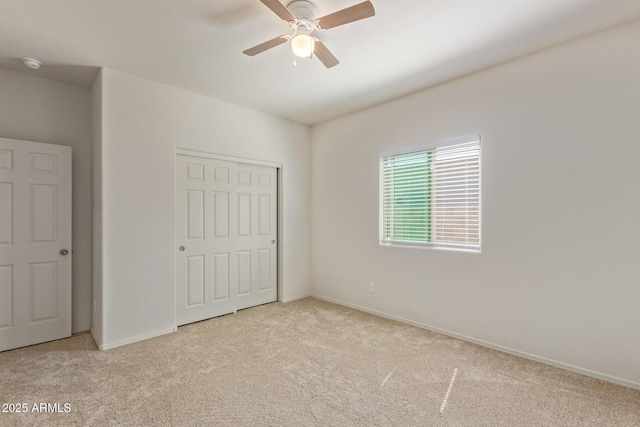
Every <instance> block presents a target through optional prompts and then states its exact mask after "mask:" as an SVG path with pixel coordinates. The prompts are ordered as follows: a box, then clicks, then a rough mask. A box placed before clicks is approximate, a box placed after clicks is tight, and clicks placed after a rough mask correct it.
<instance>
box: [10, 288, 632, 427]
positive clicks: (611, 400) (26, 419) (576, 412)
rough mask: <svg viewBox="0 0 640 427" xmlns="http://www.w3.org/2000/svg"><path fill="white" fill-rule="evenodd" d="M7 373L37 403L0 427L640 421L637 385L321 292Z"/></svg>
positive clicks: (63, 344) (56, 353)
mask: <svg viewBox="0 0 640 427" xmlns="http://www.w3.org/2000/svg"><path fill="white" fill-rule="evenodd" d="M454 375H455V378H454ZM0 378H1V387H0V403H26V404H27V406H28V413H26V414H24V413H0V425H2V426H72V425H78V426H109V425H134V426H136V425H140V426H143V425H148V426H207V425H212V426H215V425H225V426H227V425H228V426H510V427H511V426H640V391H638V390H633V389H629V388H625V387H621V386H617V385H613V384H609V383H606V382H603V381H599V380H596V379H592V378H588V377H584V376H581V375H578V374H574V373H571V372H566V371H563V370H561V369H557V368H552V367H549V366H546V365H542V364H539V363H535V362H531V361H528V360H524V359H521V358H518V357H514V356H510V355H507V354H504V353H500V352H497V351H493V350H489V349H486V348H483V347H479V346H477V345H474V344H469V343H466V342H463V341H459V340H456V339H453V338H449V337H445V336H442V335H438V334H435V333H432V332H429V331H425V330H422V329H419V328H415V327H412V326H408V325H405V324H402V323H398V322H394V321H390V320H387V319H383V318H379V317H376V316H373V315H369V314H366V313H362V312H359V311H356V310H352V309H349V308H345V307H341V306H337V305H333V304H330V303H326V302H323V301H319V300H317V299H313V298H307V299H304V300H300V301H296V302H292V303H288V304H279V303H274V304H269V305H265V306H261V307H255V308H252V309H248V310H244V311H241V312H238V313H237V314H235V315H230V316H225V317H221V318H218V319H214V320H210V321H206V322H200V323H196V324H193V325H189V326H185V327H182V328H180V329H179V331H178V332H177V333H174V334H170V335H165V336H163V337H159V338H155V339H151V340H148V341H145V342H141V343H136V344H132V345H128V346H125V347H120V348H117V349H114V350H109V351H104V352H99V351H97V350H96V348H95V345H94V343H93V341H92V339H91V337H90V336H89V335H88V334H81V335H78V336H74V337H72V338H69V339H66V340H61V341H55V342H52V343H48V344H42V345H38V346H33V347H28V348H24V349H19V350H13V351H8V352H4V353H0ZM34 403H36V404H39V403H50V404H52V405H50V408H49V409H56V408H55V405H53V404H55V403H58V404H59V406H58V408H57V409H58V410H59V411H62V412H55V413H35V412H31V411H32V409H33V404H34ZM65 403H67V404H69V405H70V407H67V409H70V412H67V413H65V412H64V410H65V407H64V404H65Z"/></svg>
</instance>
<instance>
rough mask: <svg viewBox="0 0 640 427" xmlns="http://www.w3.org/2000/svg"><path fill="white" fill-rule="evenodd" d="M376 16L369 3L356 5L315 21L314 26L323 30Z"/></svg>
mask: <svg viewBox="0 0 640 427" xmlns="http://www.w3.org/2000/svg"><path fill="white" fill-rule="evenodd" d="M375 14H376V11H375V9H374V8H373V4H371V2H370V1H365V2H362V3H358V4H356V5H355V6H351V7H348V8H346V9H342V10H339V11H338V12H335V13H332V14H330V15H327V16H323V17H322V18H318V19H317V20H316V24H317V25H318V26H319V27H320V28H321V29H323V30H328V29H329V28H334V27H337V26H339V25H344V24H348V23H350V22H354V21H359V20H360V19H364V18H369V17H371V16H373V15H375Z"/></svg>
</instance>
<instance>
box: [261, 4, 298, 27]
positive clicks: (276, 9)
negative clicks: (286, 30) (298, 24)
mask: <svg viewBox="0 0 640 427" xmlns="http://www.w3.org/2000/svg"><path fill="white" fill-rule="evenodd" d="M260 1H261V2H262V3H264V5H265V6H267V7H268V8H269V9H271V10H272V11H273V13H275V14H276V15H278V16H279V17H280V18H281V19H283V20H285V21H287V22H289V21H295V20H296V17H295V15H294V14H293V13H291V12H290V11H289V9H287V8H286V7H285V5H283V4H282V3H280V2H279V1H278V0H260Z"/></svg>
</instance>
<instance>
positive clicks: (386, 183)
mask: <svg viewBox="0 0 640 427" xmlns="http://www.w3.org/2000/svg"><path fill="white" fill-rule="evenodd" d="M460 140H461V139H456V140H454V142H455V143H452V142H451V141H449V142H444V143H442V145H440V146H438V145H436V146H435V147H433V148H429V149H423V150H419V151H409V152H402V153H398V154H391V155H383V156H381V158H380V173H381V191H380V193H381V208H380V209H381V227H380V229H381V230H380V232H381V243H383V244H412V245H425V246H436V247H452V248H463V249H479V248H480V138H479V137H477V136H476V137H473V138H471V137H464V138H462V140H463V141H464V142H460Z"/></svg>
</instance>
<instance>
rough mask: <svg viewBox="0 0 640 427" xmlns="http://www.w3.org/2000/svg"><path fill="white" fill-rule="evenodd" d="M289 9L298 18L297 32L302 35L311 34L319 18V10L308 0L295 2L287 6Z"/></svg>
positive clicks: (296, 0)
mask: <svg viewBox="0 0 640 427" xmlns="http://www.w3.org/2000/svg"><path fill="white" fill-rule="evenodd" d="M287 9H289V11H290V12H291V13H292V14H293V15H294V16H295V17H296V22H295V23H294V25H295V28H294V29H295V30H297V31H296V32H301V33H310V32H312V31H313V30H314V28H315V20H316V18H317V17H318V8H317V7H316V5H315V4H313V3H311V2H310V1H307V0H294V1H292V2H290V3H289V4H288V5H287Z"/></svg>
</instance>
